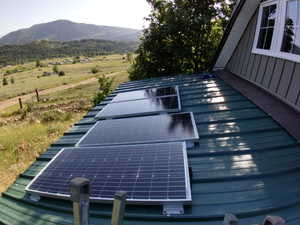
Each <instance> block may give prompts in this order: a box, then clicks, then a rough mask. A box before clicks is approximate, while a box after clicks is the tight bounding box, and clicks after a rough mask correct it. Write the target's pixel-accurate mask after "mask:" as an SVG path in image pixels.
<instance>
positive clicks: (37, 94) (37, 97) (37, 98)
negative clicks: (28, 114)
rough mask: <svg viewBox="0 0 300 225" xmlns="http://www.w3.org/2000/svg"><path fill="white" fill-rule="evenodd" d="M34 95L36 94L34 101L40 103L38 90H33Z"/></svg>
mask: <svg viewBox="0 0 300 225" xmlns="http://www.w3.org/2000/svg"><path fill="white" fill-rule="evenodd" d="M35 93H36V100H37V101H38V102H39V101H40V96H39V91H38V89H35Z"/></svg>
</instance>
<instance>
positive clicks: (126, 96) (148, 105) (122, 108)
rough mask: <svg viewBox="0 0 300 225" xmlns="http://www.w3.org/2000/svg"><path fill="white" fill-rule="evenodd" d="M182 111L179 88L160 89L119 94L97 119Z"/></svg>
mask: <svg viewBox="0 0 300 225" xmlns="http://www.w3.org/2000/svg"><path fill="white" fill-rule="evenodd" d="M180 110H181V105H180V98H179V91H178V87H177V86H174V87H160V88H159V87H158V88H150V89H143V90H137V91H129V92H123V93H119V94H118V95H117V96H115V97H114V99H113V100H112V101H111V103H110V104H107V105H106V106H105V107H104V108H103V109H102V110H101V111H100V112H99V113H98V114H97V115H96V118H97V119H115V118H123V117H134V116H146V115H153V114H160V113H170V112H179V111H180Z"/></svg>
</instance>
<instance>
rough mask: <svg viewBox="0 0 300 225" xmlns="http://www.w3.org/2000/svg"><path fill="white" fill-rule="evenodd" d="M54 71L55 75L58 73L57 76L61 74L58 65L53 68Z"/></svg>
mask: <svg viewBox="0 0 300 225" xmlns="http://www.w3.org/2000/svg"><path fill="white" fill-rule="evenodd" d="M52 70H53V73H56V74H58V73H59V70H58V66H57V65H54V66H53V68H52Z"/></svg>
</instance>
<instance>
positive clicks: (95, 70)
mask: <svg viewBox="0 0 300 225" xmlns="http://www.w3.org/2000/svg"><path fill="white" fill-rule="evenodd" d="M92 73H93V74H96V73H99V69H98V67H97V66H95V67H93V68H92Z"/></svg>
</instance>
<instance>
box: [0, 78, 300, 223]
mask: <svg viewBox="0 0 300 225" xmlns="http://www.w3.org/2000/svg"><path fill="white" fill-rule="evenodd" d="M203 78H204V75H193V76H177V77H168V78H156V79H148V80H143V81H135V82H128V83H124V84H122V85H120V87H119V88H118V89H117V90H116V91H115V92H114V93H113V94H112V95H110V96H109V97H108V98H107V99H106V100H105V101H104V102H102V103H101V104H100V105H98V106H96V107H95V108H93V109H92V110H91V111H90V112H89V113H88V114H87V115H86V116H85V117H84V118H83V119H82V120H81V121H79V122H78V123H76V124H75V125H74V127H73V128H71V130H69V131H68V132H66V133H65V135H64V136H63V137H62V138H61V139H60V140H58V141H57V142H56V143H54V144H52V145H51V146H50V147H49V148H48V150H47V151H46V152H45V153H44V154H43V155H41V156H40V157H39V158H38V159H37V161H36V162H35V163H34V164H33V165H32V166H30V168H29V169H28V170H26V171H25V172H24V173H23V174H21V175H20V177H19V178H18V179H17V180H16V182H15V183H14V184H13V185H12V186H11V187H10V188H9V189H8V190H7V191H6V192H5V193H3V196H2V197H1V198H0V224H1V222H2V223H4V224H22V225H26V224H49V225H50V224H51V225H53V224H73V217H72V208H71V202H68V201H65V200H60V199H51V198H42V199H41V200H40V201H39V202H32V201H30V200H29V199H28V196H27V195H26V193H25V191H24V188H25V186H26V185H27V184H28V183H29V182H30V180H32V179H33V177H34V176H35V175H36V174H37V173H38V172H39V171H40V170H41V169H42V168H43V167H44V166H45V165H46V164H47V163H48V162H49V160H51V158H52V157H54V156H55V154H56V153H58V151H59V150H61V149H62V148H63V147H66V146H74V145H75V144H76V142H77V141H78V140H79V139H80V138H81V137H82V136H83V135H84V134H85V133H86V132H87V131H88V130H89V129H90V128H91V126H92V125H93V124H94V123H95V119H94V116H95V115H96V114H97V112H99V110H101V108H103V107H104V106H105V104H107V103H108V102H109V101H110V100H111V99H112V98H113V96H114V95H115V94H116V93H118V92H122V91H128V90H134V89H139V88H143V87H151V86H154V85H162V86H168V85H175V84H176V85H178V86H179V89H180V98H181V103H182V111H186V112H193V113H194V116H195V120H196V124H197V129H198V133H199V136H200V139H199V142H198V143H197V144H196V145H195V147H193V148H192V149H189V150H188V158H189V165H190V166H191V167H192V171H193V176H192V180H191V185H192V198H193V203H192V205H191V206H186V207H185V214H184V215H180V216H169V217H168V216H164V215H162V208H161V206H134V205H128V206H127V207H126V215H125V221H124V224H132V225H134V224H139V225H140V224H169V223H170V222H172V224H182V225H183V224H197V225H199V224H202V225H212V224H221V221H222V220H223V217H224V214H225V213H234V214H236V215H237V216H238V217H239V219H240V223H239V224H258V223H259V222H260V221H261V220H262V218H263V217H264V216H265V215H267V214H273V215H278V216H282V217H283V218H285V219H286V221H287V224H291V225H292V224H295V225H298V224H300V200H299V199H298V196H300V145H299V143H298V142H297V141H296V140H295V139H294V138H293V137H291V136H290V135H289V134H288V133H287V132H286V131H285V130H284V129H283V128H282V127H280V126H279V125H278V124H277V123H276V122H275V121H274V120H273V119H272V118H271V117H270V116H268V115H267V114H266V113H264V112H263V111H261V110H260V109H259V108H258V107H257V106H256V105H255V104H253V103H252V102H250V101H249V100H248V99H247V98H246V97H244V96H242V95H241V94H240V93H238V92H237V91H235V90H234V89H233V88H231V87H230V86H229V85H227V84H226V83H225V82H224V81H222V80H221V79H219V78H209V79H203ZM111 211H112V205H110V204H99V203H97V204H96V203H92V205H91V224H110V217H111Z"/></svg>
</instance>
